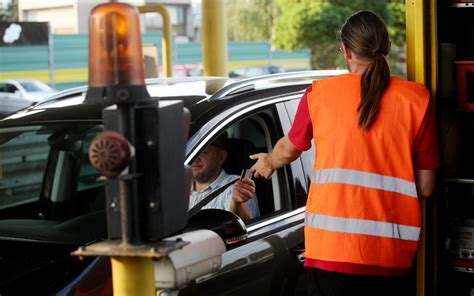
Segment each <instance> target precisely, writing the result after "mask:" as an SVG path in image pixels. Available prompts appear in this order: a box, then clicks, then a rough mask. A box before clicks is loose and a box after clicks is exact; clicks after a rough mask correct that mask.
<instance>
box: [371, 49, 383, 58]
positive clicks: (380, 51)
mask: <svg viewBox="0 0 474 296" xmlns="http://www.w3.org/2000/svg"><path fill="white" fill-rule="evenodd" d="M380 54H381V55H383V56H385V53H384V52H383V50H381V49H376V50H374V51H372V56H373V57H376V56H378V55H380Z"/></svg>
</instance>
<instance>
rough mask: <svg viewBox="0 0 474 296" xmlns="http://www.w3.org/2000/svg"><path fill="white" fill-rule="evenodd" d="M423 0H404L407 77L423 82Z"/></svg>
mask: <svg viewBox="0 0 474 296" xmlns="http://www.w3.org/2000/svg"><path fill="white" fill-rule="evenodd" d="M423 2H424V1H423V0H407V1H406V35H407V77H408V80H412V81H416V82H419V83H423V84H425V82H426V73H425V67H426V61H425V32H424V29H425V14H424V5H423Z"/></svg>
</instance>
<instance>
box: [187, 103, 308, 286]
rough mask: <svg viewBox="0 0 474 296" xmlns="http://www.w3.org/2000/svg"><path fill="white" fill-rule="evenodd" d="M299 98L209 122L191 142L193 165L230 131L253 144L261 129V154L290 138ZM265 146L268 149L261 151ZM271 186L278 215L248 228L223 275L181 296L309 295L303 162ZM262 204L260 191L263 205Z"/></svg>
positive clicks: (244, 108) (245, 107)
mask: <svg viewBox="0 0 474 296" xmlns="http://www.w3.org/2000/svg"><path fill="white" fill-rule="evenodd" d="M299 97H300V95H296V96H293V97H284V98H282V97H277V98H274V99H267V100H261V101H253V102H249V103H248V104H242V105H240V106H236V107H234V108H231V109H229V110H227V111H226V112H224V113H222V114H220V115H219V116H217V117H216V118H214V119H213V120H211V121H209V122H208V123H207V124H206V125H205V126H203V128H202V129H201V130H200V131H198V132H197V133H196V134H195V136H194V137H193V138H191V139H190V141H189V142H190V143H191V144H194V145H193V146H192V147H188V155H187V158H186V159H187V161H188V162H190V161H191V160H192V159H193V157H195V156H196V155H197V154H198V153H199V151H200V150H202V149H203V148H204V147H205V146H207V144H209V143H211V142H212V140H213V139H214V138H215V137H217V136H218V135H219V134H220V133H222V132H224V131H226V132H228V133H230V134H235V135H238V136H242V137H244V138H252V136H251V135H250V134H252V133H251V132H249V130H250V128H249V126H250V125H252V124H253V125H255V124H260V126H259V127H258V128H256V130H259V131H260V132H261V134H263V135H264V138H263V139H256V138H255V137H253V139H252V140H253V141H254V143H255V144H256V146H257V150H260V151H261V150H262V148H263V149H265V148H266V149H267V150H270V149H272V148H273V146H274V145H275V143H276V141H277V140H278V139H279V138H280V137H282V136H283V135H284V134H286V132H287V131H288V128H289V125H290V124H289V123H290V118H289V116H288V112H287V111H286V108H285V106H284V102H285V101H288V100H290V99H296V98H299ZM249 122H250V123H249ZM235 130H238V131H240V132H235ZM262 143H264V144H265V145H267V146H266V147H261V145H262ZM257 182H258V181H256V183H257ZM269 182H270V184H269V188H271V190H273V192H272V194H271V196H272V198H273V205H272V206H273V207H272V210H273V212H271V211H265V214H263V215H262V216H261V217H259V218H257V219H253V220H251V221H250V222H249V223H247V225H246V226H247V231H248V238H247V240H246V241H245V242H243V243H241V244H240V245H238V246H236V247H229V248H228V250H227V251H226V252H225V253H224V254H223V255H222V267H221V270H220V271H219V272H218V273H216V274H214V275H211V276H206V277H203V278H199V279H197V280H196V281H195V282H194V283H191V284H190V285H188V287H186V288H185V289H183V290H182V291H180V295H246V294H247V295H294V294H300V293H305V291H306V289H307V287H308V285H307V282H308V281H307V280H308V275H307V273H306V272H305V269H304V268H303V264H302V262H301V261H299V258H300V253H301V248H302V245H303V240H304V239H303V223H304V207H303V206H302V205H301V200H304V199H305V198H306V190H305V188H306V183H305V178H304V174H303V169H302V166H301V162H300V161H295V162H294V163H293V164H292V165H291V166H288V167H286V168H283V169H280V170H278V171H277V172H276V173H275V174H274V176H273V177H272V179H271V180H270V181H269ZM257 187H259V184H258V183H257ZM260 198H261V196H260V195H259V191H258V188H257V199H258V200H259V203H260ZM266 204H267V205H268V203H266ZM303 205H304V203H303ZM261 212H262V211H261Z"/></svg>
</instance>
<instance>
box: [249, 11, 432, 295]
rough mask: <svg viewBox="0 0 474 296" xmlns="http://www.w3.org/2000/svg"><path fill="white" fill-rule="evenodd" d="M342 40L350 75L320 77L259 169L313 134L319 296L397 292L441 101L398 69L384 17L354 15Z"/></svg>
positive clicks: (258, 173)
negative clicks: (392, 65) (393, 67)
mask: <svg viewBox="0 0 474 296" xmlns="http://www.w3.org/2000/svg"><path fill="white" fill-rule="evenodd" d="M340 41H341V51H342V53H343V55H344V59H345V62H346V65H347V68H348V70H349V73H348V74H344V75H340V76H336V77H333V78H329V79H325V80H319V81H314V82H313V84H312V86H311V87H309V88H308V89H307V90H306V93H305V94H304V96H303V98H302V99H301V102H300V105H299V107H298V111H297V114H296V117H295V120H294V123H293V126H292V128H291V130H290V132H289V134H288V136H285V137H283V138H282V139H280V140H279V141H278V142H277V144H276V145H275V148H274V150H273V151H272V152H271V153H268V154H266V153H260V154H255V155H252V156H251V158H252V159H256V160H257V162H256V164H255V165H254V166H253V167H252V171H253V172H254V176H255V177H264V178H267V179H268V178H270V177H271V175H272V174H273V172H274V170H275V169H278V168H280V167H282V166H284V165H287V164H289V163H291V162H292V161H293V160H295V159H296V158H298V157H299V156H300V154H301V153H302V151H305V150H308V149H309V148H310V147H311V140H312V139H314V142H315V146H316V149H315V151H316V152H315V154H316V155H315V163H314V171H313V176H312V180H311V186H310V190H309V194H308V200H307V204H306V216H305V245H306V250H305V266H307V267H309V268H311V271H312V273H313V278H314V280H315V283H316V290H317V291H318V292H319V294H318V295H398V294H400V293H402V292H401V288H402V287H403V285H404V284H405V282H406V281H405V279H406V276H405V275H406V274H407V273H408V271H409V270H410V267H411V264H412V261H413V258H414V255H415V252H416V249H417V244H418V238H419V234H420V230H421V214H420V208H419V198H423V197H427V196H430V195H431V194H432V192H433V190H434V180H435V169H436V167H437V166H438V165H439V160H438V151H437V145H438V144H437V139H436V128H435V127H436V120H435V116H434V107H433V104H432V103H431V102H430V97H429V93H428V91H427V90H426V89H425V87H424V86H423V85H421V84H417V83H414V82H409V81H406V80H403V79H401V78H398V77H391V75H390V69H389V66H388V63H387V60H386V56H387V54H388V53H389V51H390V40H389V37H388V32H387V28H386V25H385V23H384V22H383V20H382V19H381V18H380V17H379V16H378V15H376V14H375V13H373V12H370V11H360V12H357V13H355V14H353V15H352V16H350V17H349V18H348V19H347V20H346V22H345V23H344V25H343V26H342V28H341V32H340Z"/></svg>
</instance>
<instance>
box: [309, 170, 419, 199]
mask: <svg viewBox="0 0 474 296" xmlns="http://www.w3.org/2000/svg"><path fill="white" fill-rule="evenodd" d="M313 183H314V184H324V183H339V184H349V185H357V186H361V187H367V188H373V189H380V190H385V191H391V192H396V193H401V194H404V195H407V196H410V197H415V198H417V197H418V196H417V194H416V185H415V182H410V181H407V180H403V179H400V178H396V177H389V176H384V175H379V174H374V173H367V172H362V171H356V170H349V169H321V170H316V169H315V170H314V172H313Z"/></svg>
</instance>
